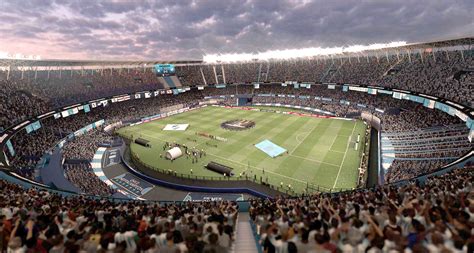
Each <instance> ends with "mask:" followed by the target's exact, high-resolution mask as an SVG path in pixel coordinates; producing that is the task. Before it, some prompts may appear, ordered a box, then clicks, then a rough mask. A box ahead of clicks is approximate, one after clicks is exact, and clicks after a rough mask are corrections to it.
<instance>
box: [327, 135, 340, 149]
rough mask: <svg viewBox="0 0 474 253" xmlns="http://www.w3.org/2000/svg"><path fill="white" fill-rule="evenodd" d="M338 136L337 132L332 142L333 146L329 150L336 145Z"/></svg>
mask: <svg viewBox="0 0 474 253" xmlns="http://www.w3.org/2000/svg"><path fill="white" fill-rule="evenodd" d="M337 136H338V135H337V134H336V136H334V140H333V141H332V144H331V146H330V147H329V150H331V149H332V146H334V143H336V140H337Z"/></svg>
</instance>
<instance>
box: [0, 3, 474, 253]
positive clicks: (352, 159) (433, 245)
mask: <svg viewBox="0 0 474 253" xmlns="http://www.w3.org/2000/svg"><path fill="white" fill-rule="evenodd" d="M470 5H471V7H472V4H470ZM216 8H217V7H216ZM0 14H1V11H0ZM71 15H72V14H71ZM205 21H206V23H209V22H210V23H213V22H211V21H209V20H208V19H205ZM214 22H215V21H214ZM275 22H276V21H275ZM470 24H471V25H472V20H471V23H470ZM471 28H472V27H471ZM196 29H197V28H196ZM0 34H1V35H3V32H2V30H0ZM6 36H8V35H7V34H5V37H6ZM12 36H13V35H12ZM134 36H135V35H134ZM137 36H138V35H137ZM268 36H270V35H268ZM438 37H439V38H443V39H436V40H428V39H426V40H424V41H422V42H391V43H380V44H374V43H370V44H369V43H366V46H363V45H353V46H351V45H346V46H341V44H338V43H333V44H332V45H333V46H332V47H323V48H322V47H318V48H316V47H312V48H300V49H298V48H296V49H283V48H279V49H278V50H274V49H273V48H269V49H268V50H264V51H259V52H256V53H255V51H253V52H254V53H249V52H245V51H243V52H241V53H234V51H225V52H221V53H212V51H210V52H211V53H206V54H202V55H201V56H200V57H197V58H196V57H190V58H189V59H184V60H182V59H180V57H177V58H176V60H173V59H171V60H166V59H160V57H156V59H151V60H150V59H146V60H133V58H132V57H115V59H96V58H95V57H93V56H91V55H89V56H88V57H86V58H84V57H78V58H77V59H75V58H74V57H65V58H57V59H54V58H48V57H47V58H45V59H43V58H39V57H26V56H23V55H20V54H11V53H8V54H7V53H5V54H0V86H1V91H2V92H1V96H0V101H1V107H0V111H1V118H0V143H1V147H2V153H1V154H0V168H1V170H0V186H1V189H2V193H1V194H0V208H1V211H0V218H1V221H2V222H1V230H0V252H7V250H8V252H242V253H243V252H365V251H367V252H369V251H370V252H400V251H403V252H405V251H406V252H472V251H473V249H474V237H473V234H472V231H473V228H474V195H473V192H474V190H473V185H472V183H473V182H474V180H473V176H474V171H473V168H474V167H473V162H474V158H473V147H474V144H473V143H472V140H473V138H474V109H473V107H474V103H473V101H474V100H473V98H474V93H473V85H474V50H473V44H474V37H472V36H471V34H467V35H466V36H459V35H458V36H453V37H451V38H449V39H446V38H445V37H442V36H438ZM137 38H138V37H137ZM3 43H5V41H2V39H0V45H2V44H3ZM150 43H151V42H150ZM255 43H258V42H255ZM151 44H152V43H151ZM2 46H3V48H8V46H9V45H7V43H5V44H4V45H2ZM269 47H270V46H269ZM0 49H1V48H0ZM40 49H41V47H39V48H38V49H37V50H40ZM58 50H59V49H58Z"/></svg>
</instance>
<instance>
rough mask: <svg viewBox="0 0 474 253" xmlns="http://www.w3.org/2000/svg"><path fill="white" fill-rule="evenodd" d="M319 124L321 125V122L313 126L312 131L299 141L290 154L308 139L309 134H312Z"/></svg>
mask: <svg viewBox="0 0 474 253" xmlns="http://www.w3.org/2000/svg"><path fill="white" fill-rule="evenodd" d="M318 126H319V123H318V124H315V125H314V126H313V128H312V129H311V131H309V132H308V134H307V135H306V136H305V137H304V138H303V140H302V141H301V142H300V143H298V145H296V147H295V148H294V149H293V150H292V151H291V152H290V155H291V154H293V153H294V152H295V151H296V149H298V147H299V146H300V145H301V144H302V143H303V142H304V140H306V138H308V136H310V135H311V133H312V132H313V131H314V129H316V127H318Z"/></svg>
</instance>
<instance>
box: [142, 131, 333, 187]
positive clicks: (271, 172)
mask: <svg viewBox="0 0 474 253" xmlns="http://www.w3.org/2000/svg"><path fill="white" fill-rule="evenodd" d="M143 135H146V136H148V137H151V138H154V139H158V140H161V141H162V142H165V141H166V140H163V139H160V138H158V137H155V136H151V135H148V134H143ZM168 142H169V141H168ZM207 154H208V155H210V156H214V157H217V158H220V159H223V160H227V161H230V162H233V163H236V164H240V165H242V166H244V168H246V167H247V166H248V167H251V168H254V169H257V170H260V171H263V169H261V168H259V167H255V166H252V165H250V166H249V165H248V164H244V163H241V162H237V161H234V160H232V159H228V158H225V157H222V156H218V155H214V154H211V153H207ZM336 166H337V165H336ZM245 171H247V170H245ZM265 173H270V174H274V175H277V176H280V177H284V178H289V179H291V180H295V181H298V182H301V183H305V184H306V183H307V182H306V181H303V180H299V179H296V178H292V177H289V176H285V175H283V174H278V173H275V172H273V171H269V170H267V171H265Z"/></svg>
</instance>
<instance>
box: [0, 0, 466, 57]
mask: <svg viewBox="0 0 474 253" xmlns="http://www.w3.org/2000/svg"><path fill="white" fill-rule="evenodd" d="M472 13H474V1H472V0H459V1H451V0H445V1H431V0H404V1H349V0H341V1H326V0H318V1H310V0H246V1H237V0H225V1H223V0H206V1H204V0H178V1H169V0H168V1H138V0H116V1H112V0H108V1H96V0H73V1H70V0H55V1H53V0H51V1H49V0H26V1H16V0H3V1H0V21H1V22H2V28H1V29H0V48H1V50H2V51H3V50H6V51H9V50H10V51H15V53H17V52H18V53H24V52H21V51H25V53H30V54H31V53H34V50H35V49H32V48H31V47H29V46H28V45H31V44H28V43H35V44H36V45H38V48H36V50H37V51H38V53H39V54H41V55H42V57H43V58H49V57H50V55H49V53H48V52H50V51H48V48H53V49H55V50H54V53H55V54H54V57H58V56H62V57H64V58H68V57H72V56H74V57H77V55H78V54H80V55H81V57H83V58H88V57H94V58H100V57H102V58H109V59H110V58H123V57H133V58H155V59H157V58H161V59H200V58H201V56H202V55H203V54H207V53H239V52H240V53H242V52H259V51H266V50H272V49H288V48H300V47H314V46H322V47H334V46H347V45H353V44H370V43H382V42H390V41H397V40H405V41H408V42H423V41H432V40H439V39H447V38H453V37H460V36H472V35H474V34H473V33H474V31H473V29H472V28H473V27H474V19H473V17H472ZM22 43H24V44H22Z"/></svg>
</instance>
